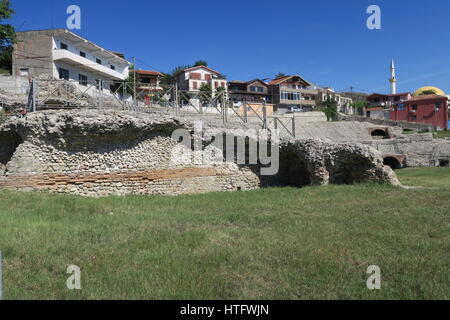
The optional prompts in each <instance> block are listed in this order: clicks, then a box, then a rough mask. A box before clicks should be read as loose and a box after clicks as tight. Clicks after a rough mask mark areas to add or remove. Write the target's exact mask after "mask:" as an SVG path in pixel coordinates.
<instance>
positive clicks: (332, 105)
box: [322, 95, 337, 121]
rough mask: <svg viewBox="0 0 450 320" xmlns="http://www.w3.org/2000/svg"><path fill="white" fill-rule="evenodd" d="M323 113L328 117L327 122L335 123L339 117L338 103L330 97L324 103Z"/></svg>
mask: <svg viewBox="0 0 450 320" xmlns="http://www.w3.org/2000/svg"><path fill="white" fill-rule="evenodd" d="M322 110H323V113H325V115H326V116H327V121H333V120H334V119H335V118H336V115H337V102H336V100H335V99H333V98H332V97H331V96H330V95H327V98H326V100H325V101H324V102H322Z"/></svg>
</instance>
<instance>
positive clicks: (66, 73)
mask: <svg viewBox="0 0 450 320" xmlns="http://www.w3.org/2000/svg"><path fill="white" fill-rule="evenodd" d="M59 78H60V79H64V80H69V70H66V69H63V68H59Z"/></svg>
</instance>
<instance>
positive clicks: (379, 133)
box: [371, 129, 389, 139]
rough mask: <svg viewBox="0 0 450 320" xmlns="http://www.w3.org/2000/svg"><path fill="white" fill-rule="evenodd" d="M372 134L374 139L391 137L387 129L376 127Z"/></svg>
mask: <svg viewBox="0 0 450 320" xmlns="http://www.w3.org/2000/svg"><path fill="white" fill-rule="evenodd" d="M371 136H372V138H374V139H389V134H388V132H387V130H383V129H375V130H373V131H372V132H371Z"/></svg>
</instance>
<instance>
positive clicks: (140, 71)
mask: <svg viewBox="0 0 450 320" xmlns="http://www.w3.org/2000/svg"><path fill="white" fill-rule="evenodd" d="M136 73H137V74H142V75H149V76H160V77H162V76H163V74H162V73H161V72H158V71H152V70H136Z"/></svg>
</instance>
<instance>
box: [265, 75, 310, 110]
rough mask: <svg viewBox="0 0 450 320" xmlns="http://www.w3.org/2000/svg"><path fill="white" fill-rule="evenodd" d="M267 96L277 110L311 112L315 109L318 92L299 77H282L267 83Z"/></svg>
mask: <svg viewBox="0 0 450 320" xmlns="http://www.w3.org/2000/svg"><path fill="white" fill-rule="evenodd" d="M268 85H269V95H270V96H271V101H272V103H273V104H274V105H275V106H276V108H277V110H279V111H281V110H282V109H284V110H289V109H300V110H302V111H312V110H314V109H315V108H316V96H317V94H318V91H317V89H316V88H314V87H313V85H312V84H311V83H310V82H308V81H306V80H305V79H303V78H302V77H300V76H297V75H295V76H283V77H279V78H277V79H274V80H272V81H271V82H269V83H268Z"/></svg>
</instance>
